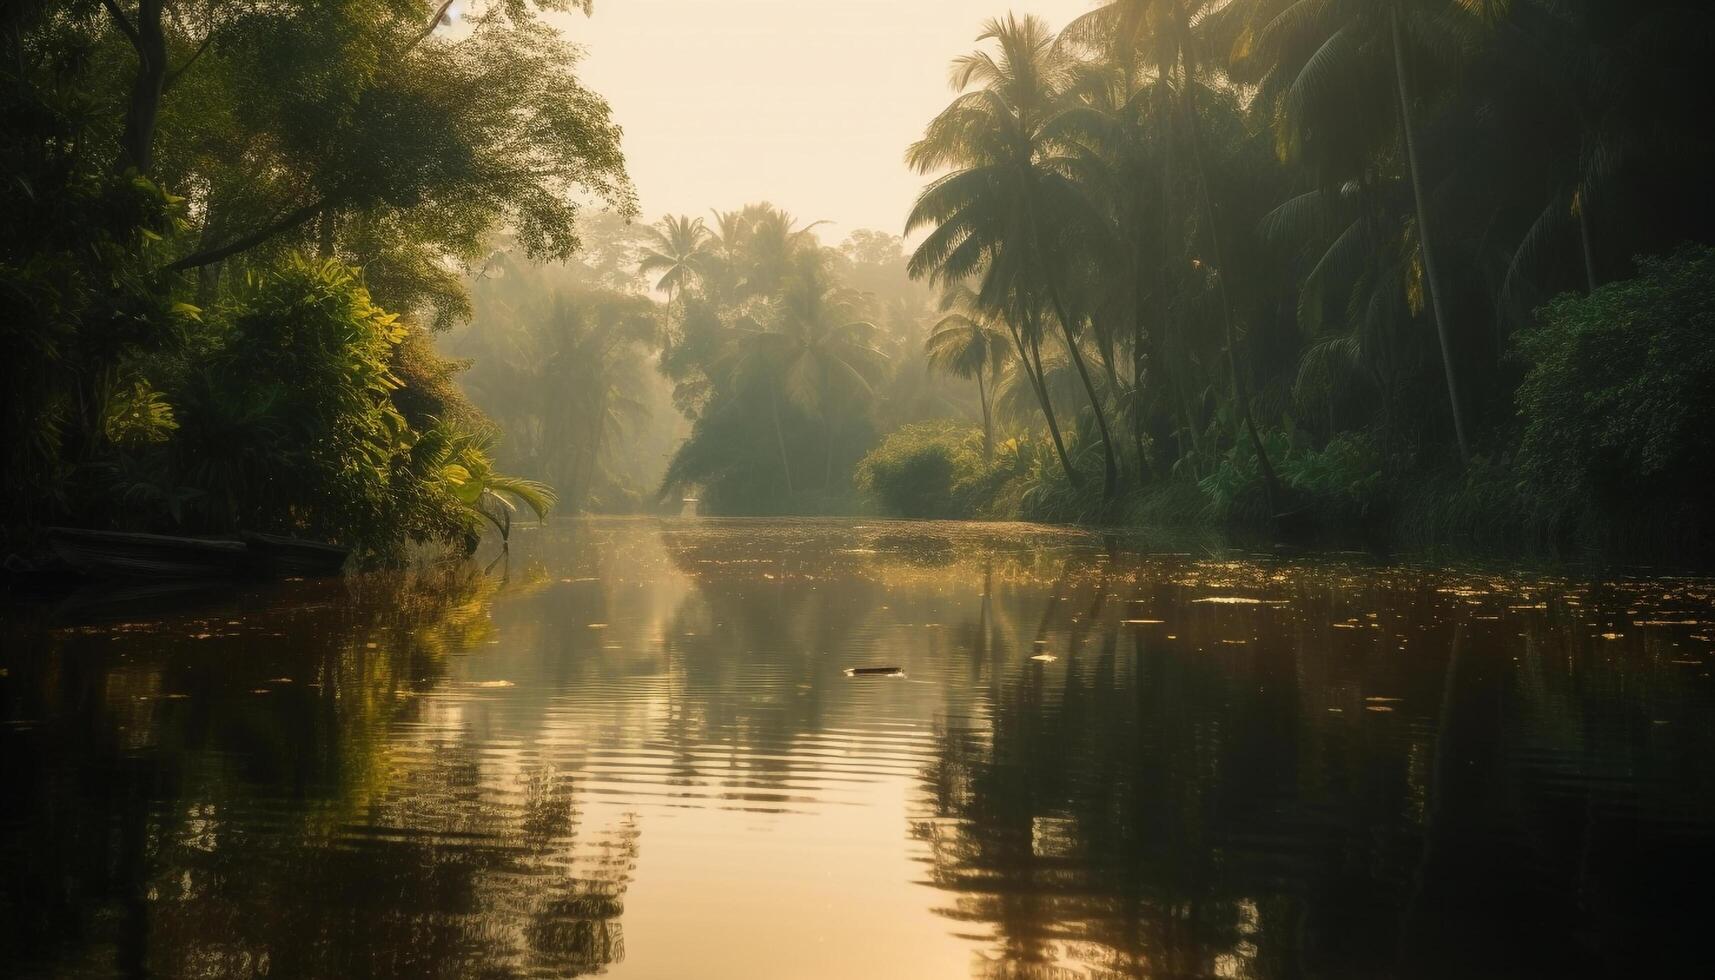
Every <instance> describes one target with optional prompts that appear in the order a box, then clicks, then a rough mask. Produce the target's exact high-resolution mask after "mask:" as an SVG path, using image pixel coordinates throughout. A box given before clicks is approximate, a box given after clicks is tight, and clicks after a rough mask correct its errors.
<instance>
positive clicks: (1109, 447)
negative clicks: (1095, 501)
mask: <svg viewBox="0 0 1715 980" xmlns="http://www.w3.org/2000/svg"><path fill="white" fill-rule="evenodd" d="M1048 297H1049V301H1050V302H1052V303H1053V304H1054V315H1055V316H1056V317H1058V318H1059V320H1060V332H1061V334H1062V335H1063V336H1064V337H1065V339H1066V353H1067V355H1068V356H1070V357H1071V358H1072V366H1073V367H1076V368H1077V369H1078V378H1079V380H1081V381H1083V382H1084V394H1086V395H1088V396H1089V398H1090V410H1091V411H1093V412H1095V413H1096V429H1097V431H1098V432H1100V433H1101V437H1102V499H1104V500H1112V499H1114V497H1115V496H1117V495H1118V494H1119V479H1120V470H1119V463H1118V461H1117V460H1115V459H1114V439H1113V435H1112V434H1111V433H1109V432H1108V413H1107V412H1106V411H1105V410H1104V409H1103V408H1102V399H1101V396H1100V395H1097V394H1096V386H1095V383H1094V382H1092V381H1091V380H1090V369H1089V367H1088V366H1087V365H1086V364H1085V363H1084V355H1083V352H1081V351H1080V350H1078V338H1077V336H1076V335H1074V334H1073V332H1072V321H1071V320H1070V319H1069V318H1068V317H1067V316H1066V304H1064V303H1062V302H1061V301H1060V287H1059V286H1057V285H1055V284H1054V283H1053V281H1052V280H1050V282H1049V284H1048Z"/></svg>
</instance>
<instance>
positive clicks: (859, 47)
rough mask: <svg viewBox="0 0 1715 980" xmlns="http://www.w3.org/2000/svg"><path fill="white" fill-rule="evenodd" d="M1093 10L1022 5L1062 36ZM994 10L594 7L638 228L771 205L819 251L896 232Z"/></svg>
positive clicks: (594, 45) (884, 1)
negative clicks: (861, 236) (961, 64)
mask: <svg viewBox="0 0 1715 980" xmlns="http://www.w3.org/2000/svg"><path fill="white" fill-rule="evenodd" d="M1090 6H1091V4H1090V3H1089V0H1033V2H1026V3H1022V4H1019V5H1017V6H1016V9H1017V11H1018V12H1019V13H1034V14H1038V15H1040V16H1042V17H1044V18H1045V19H1047V20H1048V22H1049V23H1051V24H1053V25H1054V26H1056V27H1059V26H1061V25H1063V24H1064V23H1065V22H1066V21H1067V20H1069V19H1070V18H1072V17H1073V16H1076V15H1077V14H1079V13H1082V12H1083V11H1085V10H1088V9H1089V8H1090ZM1005 9H1006V7H1005V4H996V3H994V2H993V0H850V2H834V0H719V2H716V0H597V3H596V5H595V11H594V14H593V16H591V17H589V18H585V17H583V16H582V15H571V16H569V17H567V18H566V19H565V20H564V21H562V24H563V26H564V28H565V30H566V34H567V36H569V37H571V38H574V39H575V40H577V42H578V43H580V44H582V45H584V47H585V48H586V49H587V56H586V60H585V62H584V64H583V65H582V67H581V68H580V70H579V72H580V77H582V78H583V80H584V81H585V83H587V84H588V85H589V86H590V87H591V88H593V89H594V90H595V91H597V92H600V93H601V94H602V95H603V96H605V97H606V98H607V100H608V101H609V102H610V103H611V104H612V106H613V109H614V114H615V116H616V117H617V119H618V121H619V123H620V125H621V126H622V127H624V130H625V138H624V146H625V156H626V164H627V166H628V168H629V169H630V172H631V176H632V178H633V180H634V181H635V182H636V184H637V190H638V194H639V196H640V198H641V203H642V208H643V216H644V218H645V219H646V220H651V221H653V220H655V219H656V218H659V217H660V216H661V215H662V214H664V213H667V212H672V213H675V214H678V213H685V214H693V215H703V214H706V213H707V212H708V209H709V208H711V207H721V208H732V207H737V206H739V205H740V204H743V203H744V202H746V201H758V200H767V201H771V202H773V203H775V204H778V205H779V206H781V207H783V208H785V209H786V210H788V211H790V212H792V213H793V214H794V215H796V216H798V217H799V218H800V219H803V220H807V221H808V220H818V219H826V220H827V221H829V222H830V223H831V224H832V226H833V227H831V228H830V229H829V232H830V233H829V234H827V235H824V236H823V237H824V238H825V239H832V240H838V239H839V238H843V237H844V236H845V235H846V234H847V233H849V232H850V231H852V230H853V229H856V228H876V229H880V230H883V231H887V232H891V233H893V234H898V233H900V232H901V231H902V230H903V228H904V225H905V214H906V211H907V210H908V209H909V208H910V206H911V202H912V200H913V199H914V198H915V196H916V194H917V192H918V191H919V190H921V189H922V186H923V178H921V177H919V176H918V175H916V174H914V173H912V172H911V170H910V168H908V167H907V166H906V165H905V162H904V155H905V148H906V147H907V146H908V145H910V143H911V142H912V141H913V140H915V139H916V138H917V137H918V136H919V135H921V133H922V131H923V126H924V124H925V123H927V122H928V121H929V120H930V118H932V117H933V116H934V114H935V113H936V112H937V111H938V110H940V109H941V108H942V107H943V106H945V105H946V104H947V101H948V99H950V98H951V92H950V91H949V89H948V87H947V66H948V63H949V62H950V61H951V60H952V59H953V58H954V57H956V56H958V55H960V54H964V53H965V52H967V51H969V50H971V49H972V48H974V47H975V46H976V43H975V38H976V35H977V33H978V31H979V30H980V29H981V25H982V22H983V21H984V20H985V19H987V18H990V17H993V16H995V15H997V14H1000V13H1004V12H1005Z"/></svg>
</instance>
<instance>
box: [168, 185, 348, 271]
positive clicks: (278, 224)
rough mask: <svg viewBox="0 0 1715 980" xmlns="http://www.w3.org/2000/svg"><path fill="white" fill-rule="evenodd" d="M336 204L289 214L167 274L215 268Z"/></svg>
mask: <svg viewBox="0 0 1715 980" xmlns="http://www.w3.org/2000/svg"><path fill="white" fill-rule="evenodd" d="M333 203H334V201H333V199H332V198H326V197H324V198H322V199H320V200H318V201H314V202H312V203H310V204H306V205H304V206H303V207H301V208H296V209H294V210H291V211H288V212H286V213H285V214H284V215H282V216H281V217H280V219H279V220H277V221H275V222H274V223H273V224H271V225H266V226H264V227H261V228H258V229H256V230H255V231H253V232H251V233H250V234H248V235H242V236H240V237H238V238H235V239H233V240H232V241H230V242H227V243H226V244H225V245H219V246H216V247H214V248H207V249H203V250H202V251H200V252H192V253H191V254H189V255H187V256H185V257H184V258H182V259H179V260H178V261H176V262H172V263H170V264H168V265H167V267H166V271H168V272H184V271H185V270H187V269H198V268H201V267H203V266H205V265H213V264H214V263H216V262H219V261H220V260H222V259H225V258H228V257H230V256H233V255H237V254H238V253H239V252H244V251H248V250H249V249H252V248H255V247H256V246H258V245H260V244H262V243H263V242H265V241H267V240H268V239H270V238H273V237H274V236H275V235H279V234H281V233H282V232H287V231H291V230H292V229H293V228H296V227H298V226H299V225H301V224H303V223H304V222H306V221H309V220H310V219H311V218H313V217H315V216H316V215H318V214H321V213H322V212H323V211H324V210H326V209H327V208H328V207H330V206H332V204H333Z"/></svg>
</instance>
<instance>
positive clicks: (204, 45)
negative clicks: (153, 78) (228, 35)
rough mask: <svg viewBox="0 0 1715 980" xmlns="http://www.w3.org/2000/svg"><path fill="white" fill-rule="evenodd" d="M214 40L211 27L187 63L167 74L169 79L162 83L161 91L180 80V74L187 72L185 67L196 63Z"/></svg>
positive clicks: (168, 88) (186, 60) (166, 89)
mask: <svg viewBox="0 0 1715 980" xmlns="http://www.w3.org/2000/svg"><path fill="white" fill-rule="evenodd" d="M213 40H214V28H212V27H211V28H209V32H208V36H207V37H205V38H203V39H202V43H201V44H199V45H197V49H196V50H195V51H193V52H191V56H190V57H189V58H186V59H185V63H184V64H182V65H180V66H179V67H177V68H175V69H173V73H172V74H170V75H168V76H167V80H166V81H165V82H163V83H162V84H161V91H162V92H166V91H168V90H170V89H171V88H172V87H173V83H174V82H177V81H178V80H179V76H180V75H183V74H184V73H185V69H186V68H189V67H190V66H192V65H194V64H196V60H197V59H198V58H200V57H202V54H203V52H204V51H207V50H208V46H209V43H210V42H211V41H213Z"/></svg>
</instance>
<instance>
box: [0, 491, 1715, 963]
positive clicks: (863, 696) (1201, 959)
mask: <svg viewBox="0 0 1715 980" xmlns="http://www.w3.org/2000/svg"><path fill="white" fill-rule="evenodd" d="M511 550H512V554H511V555H510V556H509V557H508V558H507V559H506V560H505V561H503V562H502V563H500V564H499V565H497V566H494V567H493V568H489V569H486V570H482V569H475V568H472V569H465V570H459V571H450V572H449V571H441V572H435V573H427V574H424V575H419V576H415V577H404V578H393V577H381V578H374V579H365V580H360V581H355V582H351V583H345V584H332V585H328V584H322V585H316V584H310V583H300V584H293V585H287V586H284V587H283V588H282V589H280V590H278V591H271V592H267V593H242V594H239V595H237V596H228V597H226V598H224V599H220V600H217V602H218V604H217V605H213V606H208V605H205V606H203V607H200V608H198V609H196V610H194V611H191V612H174V613H168V614H156V615H153V616H141V615H139V614H137V613H136V611H135V607H134V606H130V607H125V608H124V614H125V615H127V616H132V617H134V618H130V619H125V618H120V619H115V618H112V616H106V617H104V618H99V619H95V620H91V619H90V618H88V617H85V618H84V619H83V620H82V621H80V623H79V625H67V624H68V622H69V620H68V619H67V616H68V614H67V612H66V611H65V610H59V611H43V610H26V611H23V612H20V613H15V614H13V615H12V616H10V617H9V618H8V620H7V621H6V624H5V625H4V627H0V629H3V630H4V633H3V634H0V639H3V640H4V641H5V649H6V652H5V653H4V654H3V655H0V667H3V668H4V670H5V673H4V674H0V720H3V722H4V726H3V727H0V763H3V769H0V778H3V782H4V786H5V793H4V796H3V802H0V821H3V822H0V871H3V872H4V875H3V880H0V922H3V923H4V924H3V925H0V943H3V944H4V945H3V946H0V964H5V965H6V966H8V967H10V968H12V969H10V970H9V971H7V972H20V973H24V974H40V975H77V974H92V975H110V974H112V973H114V972H119V973H123V974H144V973H149V974H156V975H169V976H189V975H220V976H246V975H255V976H261V975H273V976H359V975H365V976H369V975H374V976H422V975H442V976H472V975H483V976H533V975H552V976H575V975H583V974H590V973H598V972H607V973H611V974H613V975H616V976H636V977H680V976H700V977H734V978H737V977H802V976H817V977H846V976H849V977H870V976H876V975H888V976H896V977H901V978H909V977H925V978H941V977H950V976H972V977H997V978H999V977H1006V978H1012V977H1083V978H1118V977H1192V976H1195V977H1206V976H1234V977H1267V978H1273V977H1281V978H1286V977H1300V976H1306V977H1323V976H1327V977H1389V976H1397V977H1451V976H1458V977H1467V976H1470V977H1481V976H1494V977H1519V976H1566V975H1573V976H1585V975H1588V976H1613V975H1630V974H1641V973H1649V972H1653V973H1658V974H1669V975H1672V974H1675V973H1687V972H1690V971H1691V970H1692V969H1693V968H1694V967H1697V966H1700V965H1702V963H1703V961H1704V960H1705V959H1706V956H1705V955H1704V954H1703V953H1702V948H1701V947H1702V943H1701V939H1700V936H1699V933H1698V927H1699V926H1700V925H1701V924H1702V921H1703V919H1704V918H1705V917H1706V916H1707V914H1708V913H1709V911H1710V910H1711V906H1712V904H1715V903H1712V902H1711V900H1710V899H1709V898H1707V897H1706V896H1705V895H1704V889H1703V887H1702V884H1701V882H1702V880H1704V878H1705V876H1706V875H1708V874H1709V873H1710V872H1712V871H1715V767H1711V765H1710V763H1711V761H1712V760H1715V752H1712V750H1715V721H1712V719H1715V715H1712V713H1711V707H1712V700H1715V698H1712V694H1715V689H1712V686H1711V685H1712V681H1711V680H1710V666H1709V664H1710V660H1711V653H1712V650H1715V645H1712V643H1711V639H1712V636H1711V634H1712V633H1715V611H1712V609H1715V603H1712V601H1711V589H1710V586H1709V583H1707V582H1704V581H1698V580H1687V579H1671V580H1658V579H1651V578H1637V579H1627V578H1613V579H1610V580H1607V581H1600V582H1595V583H1591V582H1587V581H1584V580H1582V579H1577V578H1570V577H1562V576H1553V575H1545V574H1539V573H1526V572H1522V571H1517V570H1506V569H1466V570H1461V571H1455V572H1438V571H1430V570H1426V569H1415V568H1411V567H1404V566H1388V567H1382V566H1374V565H1371V564H1369V563H1367V562H1365V561H1364V560H1362V559H1361V558H1356V557H1352V556H1332V557H1323V558H1320V559H1306V558H1300V559H1294V560H1291V561H1282V560H1276V559H1273V558H1253V557H1247V556H1232V555H1210V554H1208V553H1207V552H1205V551H1202V550H1199V551H1198V552H1197V553H1196V554H1195V555H1193V554H1185V553H1174V552H1173V551H1172V550H1171V548H1168V547H1163V545H1162V543H1159V542H1151V541H1147V540H1119V539H1114V538H1106V539H1104V538H1102V537H1099V536H1095V535H1085V534H1076V533H1070V532H1060V531H1048V530H1045V529H1037V528H1028V527H1022V526H1002V527H961V526H952V525H900V524H874V525H865V524H862V523H852V522H844V523H842V522H776V523H747V522H733V523H719V522H699V521H694V520H693V521H684V522H677V521H675V522H665V523H662V522H655V521H611V522H590V523H575V522H562V523H560V524H558V525H556V526H555V527H553V528H550V529H548V530H547V531H541V532H525V533H522V534H520V535H519V536H518V538H517V540H515V542H514V544H513V547H512V549H511ZM877 663H886V664H897V665H900V666H902V667H903V668H904V674H905V676H904V677H903V678H889V677H864V676H858V677H848V676H846V675H845V673H844V669H845V668H847V667H850V666H854V665H863V664H877ZM645 841H647V842H648V846H647V847H645V846H644V843H645ZM622 923H623V931H622Z"/></svg>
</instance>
